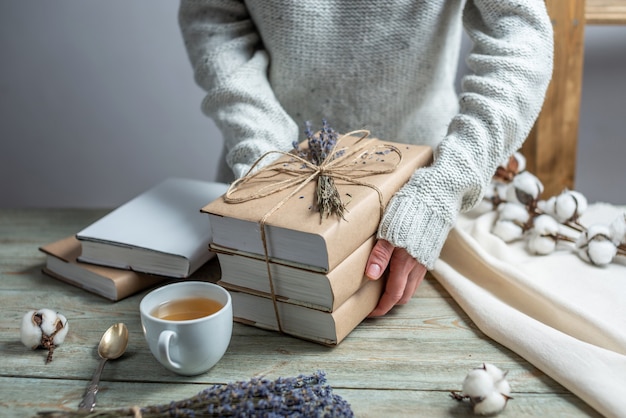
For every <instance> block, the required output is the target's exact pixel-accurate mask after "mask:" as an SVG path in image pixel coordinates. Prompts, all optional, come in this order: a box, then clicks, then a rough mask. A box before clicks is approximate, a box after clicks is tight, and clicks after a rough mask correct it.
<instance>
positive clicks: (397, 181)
mask: <svg viewBox="0 0 626 418" xmlns="http://www.w3.org/2000/svg"><path fill="white" fill-rule="evenodd" d="M301 146H302V145H301ZM341 148H343V149H344V150H345V153H346V155H347V157H346V158H343V159H342V161H341V164H337V165H336V166H333V167H332V168H333V170H335V173H338V175H337V177H334V182H335V184H336V186H337V190H338V192H339V195H340V197H341V199H342V201H343V202H345V203H346V212H345V214H344V219H341V218H340V217H337V216H335V215H331V216H329V217H327V218H326V217H324V218H323V219H321V218H320V212H319V211H318V208H317V207H316V197H315V196H316V182H315V178H316V176H315V173H313V172H312V171H311V170H310V169H309V168H301V170H302V172H301V173H300V172H298V167H299V166H300V165H301V163H300V162H297V161H295V159H294V158H292V157H290V156H289V155H282V156H281V157H279V158H278V159H277V160H276V161H275V162H273V163H272V164H271V167H272V168H271V169H268V167H264V168H262V169H260V170H259V171H258V172H255V173H253V175H252V176H251V177H250V178H249V179H247V180H248V181H245V182H241V183H239V184H237V187H236V189H235V190H233V187H232V186H231V190H229V192H228V193H226V194H225V195H223V196H221V197H220V198H218V199H216V200H214V201H213V202H211V203H209V204H207V205H206V206H205V207H203V208H202V211H203V212H205V213H207V214H208V215H209V219H210V221H209V223H210V225H211V235H212V243H213V244H214V245H216V246H219V247H221V248H222V249H226V250H230V251H231V252H238V251H239V252H246V253H251V254H260V255H263V256H265V250H264V246H263V241H262V237H261V231H260V225H261V221H262V220H263V222H264V224H265V233H266V237H265V240H266V244H267V256H268V258H269V260H271V261H275V262H278V263H281V264H287V265H294V266H300V267H303V268H306V269H308V270H315V271H321V272H328V271H330V270H332V269H333V268H335V267H336V266H337V265H338V264H339V263H340V262H341V261H343V260H344V259H345V258H346V257H347V256H348V255H349V254H351V253H352V252H354V251H355V250H356V249H357V248H358V247H359V246H360V245H361V244H363V243H364V242H365V241H366V240H367V239H368V238H369V237H371V236H372V235H374V234H375V233H376V230H377V229H378V224H379V222H380V216H381V213H382V209H384V206H385V205H386V204H387V203H388V201H389V199H391V197H392V196H393V194H394V193H395V192H396V191H398V190H399V189H400V187H402V185H404V183H406V181H407V180H408V179H409V178H410V177H411V175H412V174H413V172H414V171H415V170H416V169H417V168H419V167H423V166H425V165H427V164H429V163H430V161H431V159H432V149H431V148H430V147H428V146H421V145H407V144H397V143H392V142H386V141H381V140H379V139H374V138H372V139H366V140H363V137H362V136H360V137H359V136H348V137H343V138H341ZM355 148H356V149H357V150H356V151H354V149H355ZM293 166H297V167H296V168H295V169H293V170H291V171H290V170H289V169H290V168H293ZM283 168H284V170H283ZM307 170H308V171H307ZM301 179H302V181H300V180H301ZM307 180H308V181H307ZM285 185H291V187H285ZM237 200H239V201H241V203H231V202H232V201H237Z"/></svg>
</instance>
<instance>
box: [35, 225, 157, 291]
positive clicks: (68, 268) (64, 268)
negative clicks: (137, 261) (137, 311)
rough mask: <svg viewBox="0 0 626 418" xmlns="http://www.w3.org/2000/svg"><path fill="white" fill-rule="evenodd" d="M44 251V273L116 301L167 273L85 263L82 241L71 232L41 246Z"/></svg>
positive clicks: (147, 286) (146, 286) (144, 287)
mask: <svg viewBox="0 0 626 418" xmlns="http://www.w3.org/2000/svg"><path fill="white" fill-rule="evenodd" d="M39 249H40V250H41V251H42V252H44V253H45V254H46V255H47V257H46V265H45V267H44V268H43V271H44V273H46V274H48V275H49V276H52V277H54V278H56V279H59V280H61V281H64V282H66V283H69V284H71V285H74V286H76V287H79V288H82V289H84V290H86V291H88V292H91V293H95V294H97V295H100V296H102V297H105V298H107V299H109V300H112V301H118V300H120V299H124V298H125V297H128V296H130V295H133V294H135V293H137V292H139V291H142V290H145V289H148V288H150V287H152V286H155V285H157V284H158V283H160V282H162V281H164V280H165V279H166V278H165V277H163V276H154V275H150V274H143V273H137V272H134V271H131V270H120V269H115V268H110V267H103V266H97V265H93V264H87V263H81V262H79V261H78V260H77V258H78V256H79V255H80V251H81V249H80V242H79V241H78V240H77V239H76V238H75V237H74V236H70V237H67V238H64V239H61V240H59V241H56V242H53V243H50V244H47V245H44V246H42V247H40V248H39Z"/></svg>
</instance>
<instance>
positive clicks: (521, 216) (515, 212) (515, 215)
mask: <svg viewBox="0 0 626 418" xmlns="http://www.w3.org/2000/svg"><path fill="white" fill-rule="evenodd" d="M529 218H530V215H529V214H528V211H527V210H526V208H525V207H524V206H522V205H519V204H516V203H505V204H503V205H500V206H499V207H498V219H499V220H506V221H515V222H519V223H520V224H525V223H526V222H528V219H529Z"/></svg>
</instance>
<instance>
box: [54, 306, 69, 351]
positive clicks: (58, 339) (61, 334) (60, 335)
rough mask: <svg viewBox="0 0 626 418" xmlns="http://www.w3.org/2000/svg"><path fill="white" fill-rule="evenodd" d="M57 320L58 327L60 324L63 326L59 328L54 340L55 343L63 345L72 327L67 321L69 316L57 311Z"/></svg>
mask: <svg viewBox="0 0 626 418" xmlns="http://www.w3.org/2000/svg"><path fill="white" fill-rule="evenodd" d="M57 320H58V322H57V328H58V327H59V324H60V325H61V328H60V329H58V331H57V333H56V335H55V336H54V339H53V340H52V342H53V343H54V345H61V344H63V341H65V336H66V335H67V333H68V331H69V330H70V327H69V324H68V322H67V318H66V317H65V315H62V314H60V313H58V312H57Z"/></svg>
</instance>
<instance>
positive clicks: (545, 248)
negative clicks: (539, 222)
mask: <svg viewBox="0 0 626 418" xmlns="http://www.w3.org/2000/svg"><path fill="white" fill-rule="evenodd" d="M526 249H527V250H528V251H529V252H530V253H531V254H536V255H548V254H552V253H553V252H554V250H556V239H555V238H554V237H553V236H551V235H541V234H539V233H537V232H532V233H531V234H530V235H529V237H528V240H527V241H526Z"/></svg>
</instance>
